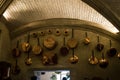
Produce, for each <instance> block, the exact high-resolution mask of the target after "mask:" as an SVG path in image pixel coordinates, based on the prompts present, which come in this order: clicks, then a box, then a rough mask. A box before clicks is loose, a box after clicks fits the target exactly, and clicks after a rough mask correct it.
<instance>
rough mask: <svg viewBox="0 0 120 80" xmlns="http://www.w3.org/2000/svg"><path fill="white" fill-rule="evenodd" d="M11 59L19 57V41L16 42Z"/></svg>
mask: <svg viewBox="0 0 120 80" xmlns="http://www.w3.org/2000/svg"><path fill="white" fill-rule="evenodd" d="M12 55H13V57H19V56H20V55H21V51H20V49H19V40H18V41H17V45H16V48H14V49H13V50H12Z"/></svg>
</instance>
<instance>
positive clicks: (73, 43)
mask: <svg viewBox="0 0 120 80" xmlns="http://www.w3.org/2000/svg"><path fill="white" fill-rule="evenodd" d="M67 45H68V47H69V48H72V49H73V48H76V47H77V45H78V41H77V40H76V39H75V38H74V29H72V38H71V39H69V40H68V41H67Z"/></svg>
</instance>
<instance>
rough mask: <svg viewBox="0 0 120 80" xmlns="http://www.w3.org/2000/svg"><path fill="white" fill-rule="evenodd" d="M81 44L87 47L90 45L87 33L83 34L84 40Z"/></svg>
mask: <svg viewBox="0 0 120 80" xmlns="http://www.w3.org/2000/svg"><path fill="white" fill-rule="evenodd" d="M83 43H84V44H85V45H88V44H89V43H90V39H89V37H88V34H87V32H85V39H84V41H83Z"/></svg>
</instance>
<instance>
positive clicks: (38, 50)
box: [32, 37, 42, 55]
mask: <svg viewBox="0 0 120 80" xmlns="http://www.w3.org/2000/svg"><path fill="white" fill-rule="evenodd" d="M37 42H38V44H37V45H36V46H33V48H32V51H33V53H34V54H35V55H40V54H41V53H42V47H41V46H40V41H39V37H37Z"/></svg>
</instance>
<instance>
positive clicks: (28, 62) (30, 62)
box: [25, 52, 32, 65]
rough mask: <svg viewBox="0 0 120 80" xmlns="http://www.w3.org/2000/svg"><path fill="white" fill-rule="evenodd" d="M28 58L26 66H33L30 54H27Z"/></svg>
mask: <svg viewBox="0 0 120 80" xmlns="http://www.w3.org/2000/svg"><path fill="white" fill-rule="evenodd" d="M27 54H28V55H27V57H26V59H25V64H26V65H31V64H32V59H31V58H30V54H29V52H27Z"/></svg>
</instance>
